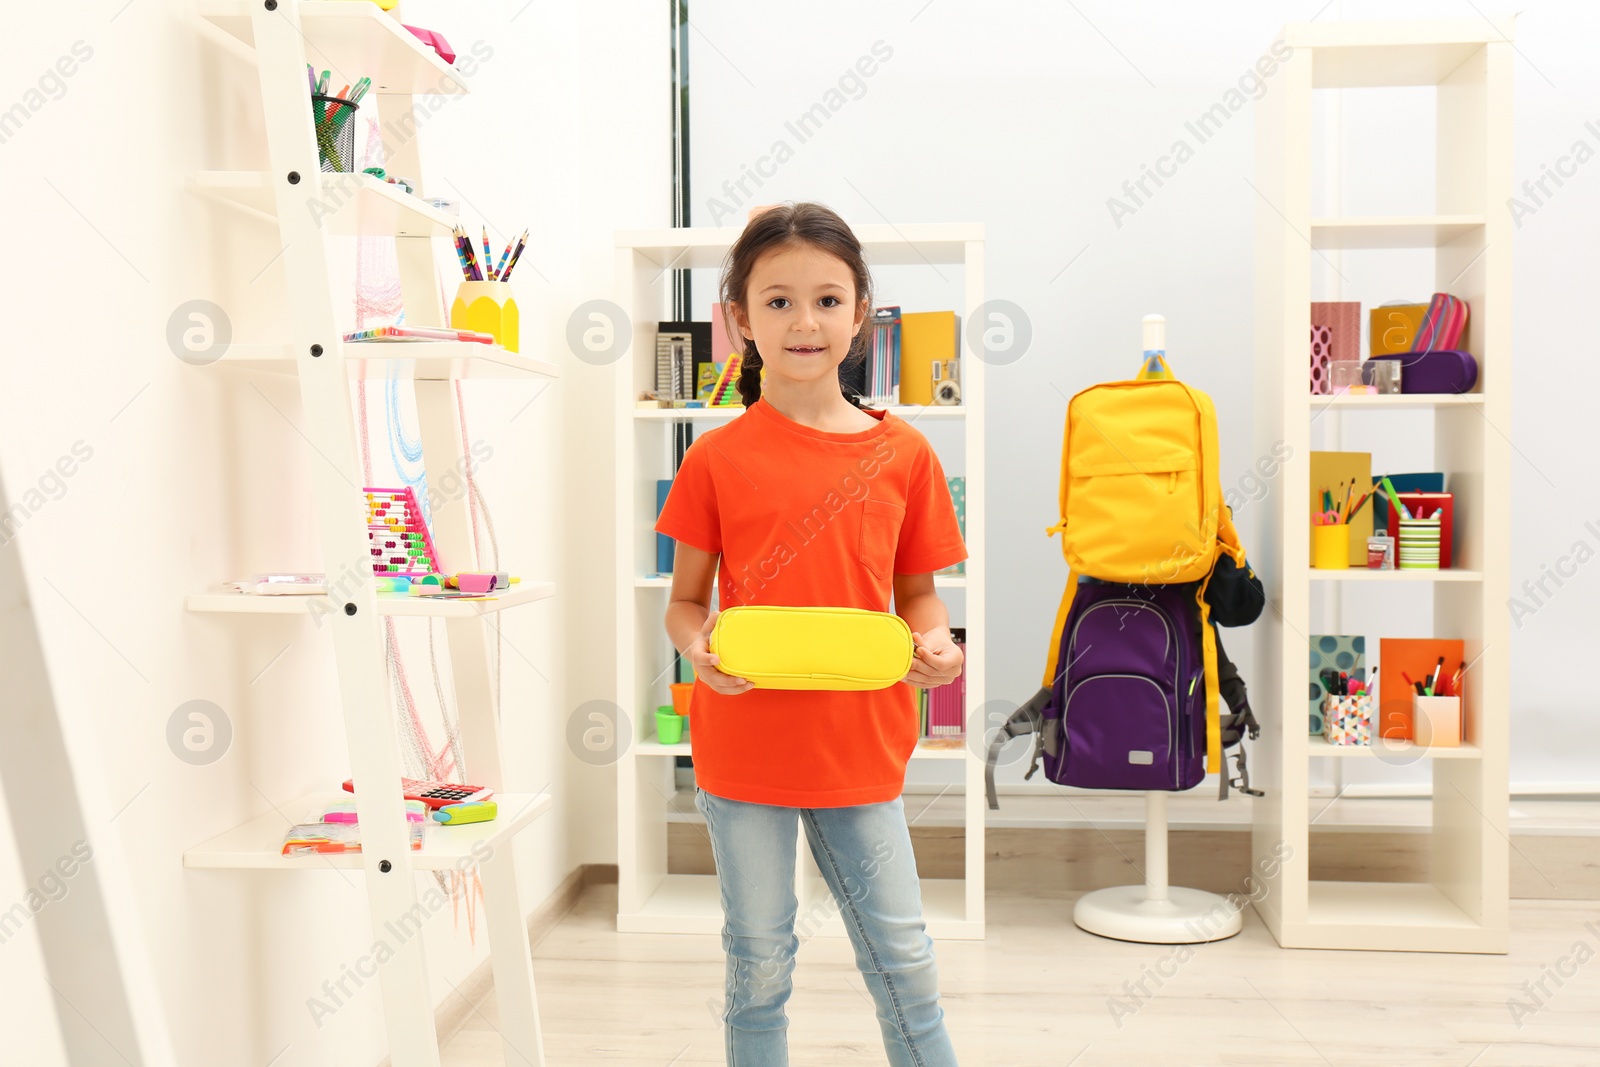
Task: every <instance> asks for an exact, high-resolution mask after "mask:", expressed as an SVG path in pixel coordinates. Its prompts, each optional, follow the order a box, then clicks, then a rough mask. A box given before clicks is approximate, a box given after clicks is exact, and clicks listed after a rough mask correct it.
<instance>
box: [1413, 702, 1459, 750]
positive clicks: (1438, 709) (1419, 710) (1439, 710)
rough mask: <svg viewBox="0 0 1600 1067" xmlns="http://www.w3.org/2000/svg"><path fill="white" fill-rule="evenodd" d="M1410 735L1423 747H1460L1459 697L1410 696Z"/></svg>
mask: <svg viewBox="0 0 1600 1067" xmlns="http://www.w3.org/2000/svg"><path fill="white" fill-rule="evenodd" d="M1411 735H1412V737H1414V738H1415V739H1416V742H1417V744H1419V745H1421V746H1422V747H1423V748H1460V747H1461V698H1460V697H1419V696H1414V697H1412V698H1411Z"/></svg>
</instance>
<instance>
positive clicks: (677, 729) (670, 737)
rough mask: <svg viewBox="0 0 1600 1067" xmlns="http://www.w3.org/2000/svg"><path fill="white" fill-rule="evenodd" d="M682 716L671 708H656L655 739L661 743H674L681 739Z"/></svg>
mask: <svg viewBox="0 0 1600 1067" xmlns="http://www.w3.org/2000/svg"><path fill="white" fill-rule="evenodd" d="M683 724H684V718H683V716H682V715H679V714H678V713H677V712H675V711H673V710H672V709H671V708H666V707H662V708H657V709H656V740H657V741H660V742H661V743H662V744H663V745H675V744H677V743H678V742H679V741H682V740H683Z"/></svg>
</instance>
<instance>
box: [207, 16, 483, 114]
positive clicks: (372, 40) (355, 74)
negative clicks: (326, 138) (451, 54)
mask: <svg viewBox="0 0 1600 1067" xmlns="http://www.w3.org/2000/svg"><path fill="white" fill-rule="evenodd" d="M258 6H259V0H254V2H249V3H246V2H244V0H202V3H201V4H200V17H201V18H203V19H205V20H206V21H207V22H209V23H211V24H212V25H213V26H216V27H217V28H218V29H220V30H222V31H223V32H224V33H227V34H229V35H230V36H233V37H235V38H237V39H238V40H239V41H240V42H242V43H243V44H244V45H245V46H246V47H249V48H254V47H255V28H254V27H253V26H252V25H251V23H250V17H251V14H252V13H253V12H254V11H255V10H256V8H257V7H258ZM300 32H301V34H302V35H303V36H304V38H305V45H306V59H307V61H309V62H311V63H312V64H314V65H315V66H316V68H317V69H318V70H322V69H324V68H326V69H327V70H329V71H331V72H332V76H331V80H332V81H333V83H334V89H335V90H337V89H338V87H339V86H340V85H344V84H346V83H349V84H351V85H354V84H355V83H356V82H357V81H359V80H360V79H361V78H363V77H368V78H371V79H372V91H373V92H375V93H390V94H418V95H423V94H439V95H443V96H460V95H462V94H465V93H466V92H468V88H467V83H466V81H465V80H464V79H463V78H462V77H461V75H460V74H459V73H458V72H457V71H456V69H455V68H454V67H452V66H451V65H450V64H448V63H446V62H445V61H444V60H442V59H440V58H439V54H438V53H437V52H435V51H434V50H433V49H432V48H429V47H428V46H427V45H425V44H423V43H422V42H421V41H419V40H418V39H417V38H416V36H415V35H414V34H412V33H411V32H410V31H409V30H407V29H406V28H405V27H404V26H402V25H401V24H400V22H399V20H397V19H394V18H391V17H390V16H388V15H386V14H385V13H384V12H383V11H382V10H381V9H380V8H379V7H378V6H377V5H376V4H359V3H358V4H352V3H348V2H340V0H300ZM301 80H302V81H304V79H301Z"/></svg>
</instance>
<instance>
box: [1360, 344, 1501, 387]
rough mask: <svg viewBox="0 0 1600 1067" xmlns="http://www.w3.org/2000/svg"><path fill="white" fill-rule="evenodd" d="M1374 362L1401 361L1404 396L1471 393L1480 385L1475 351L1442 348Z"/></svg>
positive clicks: (1397, 354)
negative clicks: (1406, 394) (1473, 388)
mask: <svg viewBox="0 0 1600 1067" xmlns="http://www.w3.org/2000/svg"><path fill="white" fill-rule="evenodd" d="M1369 358H1371V359H1373V360H1380V359H1398V360H1399V361H1400V368H1401V369H1400V391H1401V392H1402V393H1470V392H1472V387H1473V386H1474V385H1477V384H1478V361H1477V360H1476V359H1474V358H1472V353H1471V352H1462V351H1460V350H1458V349H1454V348H1442V349H1438V350H1436V351H1433V352H1395V353H1393V354H1391V355H1387V356H1371V357H1369Z"/></svg>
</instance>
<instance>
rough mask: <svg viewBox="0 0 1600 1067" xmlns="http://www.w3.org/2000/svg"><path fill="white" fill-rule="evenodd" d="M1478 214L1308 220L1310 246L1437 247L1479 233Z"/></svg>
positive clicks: (1326, 248)
mask: <svg viewBox="0 0 1600 1067" xmlns="http://www.w3.org/2000/svg"><path fill="white" fill-rule="evenodd" d="M1482 231H1483V216H1482V215H1389V216H1372V217H1370V218H1342V219H1340V218H1323V219H1312V220H1311V247H1312V248H1315V249H1317V250H1319V251H1324V252H1329V251H1335V250H1350V249H1356V248H1438V247H1439V246H1441V245H1447V244H1449V243H1451V242H1452V241H1456V240H1459V239H1460V238H1462V237H1465V236H1467V235H1468V234H1470V233H1474V232H1476V233H1478V234H1479V236H1480V237H1481V236H1482Z"/></svg>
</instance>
